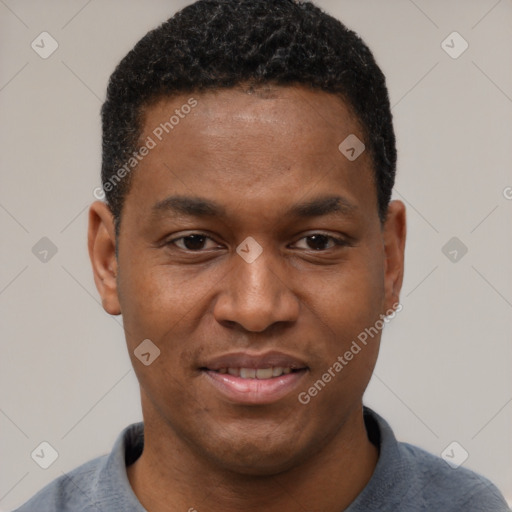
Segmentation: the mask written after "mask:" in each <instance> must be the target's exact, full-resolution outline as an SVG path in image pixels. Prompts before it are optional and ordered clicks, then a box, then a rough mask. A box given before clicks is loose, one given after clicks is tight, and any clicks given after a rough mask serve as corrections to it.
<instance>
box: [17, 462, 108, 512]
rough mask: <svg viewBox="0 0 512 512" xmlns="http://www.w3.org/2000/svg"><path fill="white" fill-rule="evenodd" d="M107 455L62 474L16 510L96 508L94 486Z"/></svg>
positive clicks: (30, 511)
mask: <svg viewBox="0 0 512 512" xmlns="http://www.w3.org/2000/svg"><path fill="white" fill-rule="evenodd" d="M107 457H108V456H107V455H103V456H101V457H98V458H96V459H93V460H90V461H89V462H86V463H85V464H82V465H81V466H79V467H77V468H76V469H74V470H73V471H71V472H69V473H67V474H64V475H62V476H61V477H59V478H57V479H56V480H54V481H53V482H51V483H49V484H48V485H47V486H46V487H44V488H43V489H41V490H40V491H39V492H38V493H37V494H36V495H35V496H33V497H32V498H31V499H30V500H29V501H27V502H26V503H25V504H24V505H22V506H21V507H20V508H18V509H16V510H15V511H14V512H35V511H41V510H45V511H47V512H53V511H59V512H60V511H62V512H65V511H68V510H69V511H71V510H81V511H82V510H83V511H84V512H85V511H89V510H91V511H92V510H95V509H94V487H95V485H97V482H98V476H99V474H100V473H101V469H102V468H103V467H104V466H105V463H106V460H107Z"/></svg>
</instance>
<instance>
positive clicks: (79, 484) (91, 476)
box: [14, 423, 144, 512]
mask: <svg viewBox="0 0 512 512" xmlns="http://www.w3.org/2000/svg"><path fill="white" fill-rule="evenodd" d="M143 445H144V425H143V423H134V424H133V425H130V426H129V427H127V428H125V429H124V430H123V432H121V434H120V435H119V436H118V438H117V440H116V442H115V444H114V447H113V449H112V452H111V453H110V454H108V455H102V456H101V457H97V458H96V459H93V460H91V461H89V462H86V463H85V464H82V465H81V466H79V467H77V468H76V469H74V470H73V471H70V472H69V473H67V474H63V475H62V476H61V477H59V478H57V479H56V480H54V481H53V482H51V483H50V484H48V485H47V486H46V487H44V488H43V489H42V490H41V491H39V492H38V493H37V494H36V495H35V496H33V497H32V498H31V499H30V500H29V501H28V502H26V503H25V504H24V505H22V506H21V507H20V508H18V509H16V510H15V511H14V512H42V511H44V512H68V511H69V512H71V511H73V512H75V511H78V510H79V511H80V512H101V511H108V512H116V511H122V512H140V511H143V510H144V509H143V507H142V505H141V504H140V503H139V501H138V500H137V497H136V496H135V494H134V493H133V490H132V488H131V486H130V483H129V481H128V476H127V473H126V466H127V465H129V464H131V463H132V462H134V461H135V460H136V459H137V458H138V457H139V456H140V454H141V453H142V449H143Z"/></svg>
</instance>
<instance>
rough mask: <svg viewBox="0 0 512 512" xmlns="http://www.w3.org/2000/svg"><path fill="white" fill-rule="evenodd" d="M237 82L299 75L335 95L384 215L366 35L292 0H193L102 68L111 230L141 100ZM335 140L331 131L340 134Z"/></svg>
mask: <svg viewBox="0 0 512 512" xmlns="http://www.w3.org/2000/svg"><path fill="white" fill-rule="evenodd" d="M242 84H251V86H252V85H254V86H260V85H265V84H270V85H282V86H293V85H302V86H307V87H310V88H313V89H317V90H322V91H325V92H329V93H334V94H337V95H339V96H340V97H341V98H342V99H343V100H344V101H345V102H346V103H347V104H348V106H349V107H350V108H351V109H352V111H353V112H354V113H355V115H356V117H357V119H358V121H359V124H360V125H361V128H362V130H363V134H364V138H365V140H364V142H365V145H366V149H367V150H368V151H369V152H370V155H371V158H372V162H373V167H374V181H375V184H376V190H377V199H378V212H379V217H380V219H381V221H384V220H385V217H386V213H387V209H388V205H389V202H390V200H391V192H392V188H393V185H394V181H395V172H396V145H395V135H394V131H393V123H392V114H391V108H390V104H389V97H388V91H387V88H386V81H385V77H384V75H383V73H382V71H381V70H380V68H379V67H378V65H377V64H376V62H375V59H374V57H373V55H372V53H371V52H370V50H369V48H368V47H367V46H366V44H365V43H364V42H363V41H362V40H361V38H360V37H359V36H358V35H357V34H356V33H355V32H353V31H351V30H349V29H348V28H347V27H345V25H343V24H342V23H341V22H340V21H339V20H337V19H335V18H333V17H332V16H330V15H328V14H326V13H325V12H323V11H322V10H321V9H320V8H318V7H317V6H315V5H314V4H313V3H311V2H299V1H298V0H199V1H197V2H195V3H193V4H191V5H189V6H187V7H185V8H184V9H182V10H181V11H179V12H178V13H176V14H175V15H174V16H173V17H171V18H170V19H169V20H167V21H166V22H164V23H163V24H162V25H160V26H159V27H158V28H156V29H154V30H151V31H150V32H148V33H147V34H146V35H145V36H144V37H143V38H142V39H141V40H140V41H139V42H138V43H137V44H136V45H135V47H134V48H133V49H132V50H131V51H130V52H129V53H128V54H127V55H126V57H124V58H123V59H122V61H121V62H120V63H119V65H118V66H117V68H116V69H115V71H114V72H113V74H112V76H111V77H110V81H109V85H108V89H107V98H106V101H105V103H104V104H103V107H102V111H101V113H102V127H103V158H102V170H101V177H102V183H103V190H104V192H105V197H106V201H107V204H108V205H109V207H110V209H111V211H112V214H113V217H114V220H115V224H116V233H118V232H119V231H118V229H119V224H120V219H121V211H122V207H123V203H124V198H125V197H126V194H127V192H128V191H129V187H130V181H131V180H130V177H131V174H129V173H128V174H127V173H126V172H124V173H122V176H123V179H119V174H118V175H117V176H116V172H118V170H119V169H121V168H122V167H123V165H124V166H125V167H126V162H127V160H129V159H130V157H131V156H132V155H133V153H134V152H136V151H137V149H138V147H137V146H138V145H139V144H140V141H139V139H140V136H141V133H142V130H143V126H142V125H143V113H144V108H145V107H147V106H148V105H149V104H151V103H152V102H154V101H155V100H158V99H160V98H162V97H166V96H169V97H170V96H173V95H177V94H187V93H193V92H200V91H204V90H208V89H210V90H211V89H223V88H235V87H237V86H240V85H242ZM340 142H341V141H340Z"/></svg>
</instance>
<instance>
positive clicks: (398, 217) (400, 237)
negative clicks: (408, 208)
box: [383, 201, 407, 311]
mask: <svg viewBox="0 0 512 512" xmlns="http://www.w3.org/2000/svg"><path fill="white" fill-rule="evenodd" d="M406 231H407V228H406V215H405V205H404V203H402V201H391V203H390V204H389V208H388V213H387V217H386V221H385V223H384V227H383V240H384V253H385V257H386V270H385V277H384V280H385V293H386V297H385V308H386V311H389V310H390V309H394V307H393V305H395V307H396V304H398V303H399V302H400V290H401V288H402V282H403V278H404V251H405V238H406Z"/></svg>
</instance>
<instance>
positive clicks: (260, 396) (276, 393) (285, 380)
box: [203, 368, 307, 405]
mask: <svg viewBox="0 0 512 512" xmlns="http://www.w3.org/2000/svg"><path fill="white" fill-rule="evenodd" d="M203 373H204V375H205V376H206V377H207V379H208V382H209V383H211V384H212V385H213V387H214V388H215V389H216V390H217V391H219V392H220V393H221V394H222V395H224V397H225V398H227V399H228V400H229V401H230V402H233V403H236V404H241V405H264V404H271V403H273V402H277V401H278V400H280V399H282V398H284V397H285V396H286V395H288V394H289V393H290V392H291V391H293V389H295V388H297V387H298V386H299V382H300V381H301V380H302V378H303V377H304V375H305V374H306V373H307V369H306V368H304V369H302V370H298V371H296V372H292V373H289V374H287V375H281V376H280V377H273V378H271V379H264V380H260V379H242V378H241V377H235V376H234V375H229V374H227V373H218V372H215V371H212V370H206V369H205V370H203Z"/></svg>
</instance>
